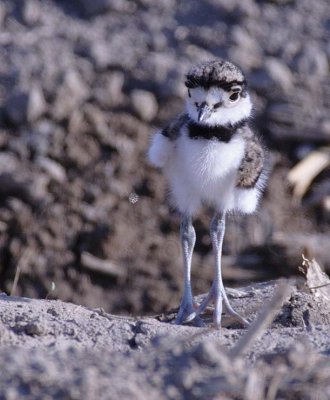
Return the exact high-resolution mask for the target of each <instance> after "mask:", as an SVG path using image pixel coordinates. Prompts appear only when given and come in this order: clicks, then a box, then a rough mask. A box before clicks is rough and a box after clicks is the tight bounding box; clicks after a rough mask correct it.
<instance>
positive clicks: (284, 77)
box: [265, 57, 293, 93]
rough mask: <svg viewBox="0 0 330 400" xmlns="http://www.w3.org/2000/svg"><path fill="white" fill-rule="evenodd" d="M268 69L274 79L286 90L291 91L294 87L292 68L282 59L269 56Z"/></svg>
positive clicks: (286, 91)
mask: <svg viewBox="0 0 330 400" xmlns="http://www.w3.org/2000/svg"><path fill="white" fill-rule="evenodd" d="M265 66H266V70H267V72H268V74H269V76H270V77H271V78H272V80H273V81H274V82H275V83H276V84H277V85H278V86H279V87H280V88H281V89H282V90H283V91H284V92H285V93H290V91H291V89H292V87H293V75H292V72H291V70H290V68H289V67H288V66H287V65H285V64H284V63H283V62H281V61H280V60H278V59H276V58H273V57H268V58H267V60H266V63H265Z"/></svg>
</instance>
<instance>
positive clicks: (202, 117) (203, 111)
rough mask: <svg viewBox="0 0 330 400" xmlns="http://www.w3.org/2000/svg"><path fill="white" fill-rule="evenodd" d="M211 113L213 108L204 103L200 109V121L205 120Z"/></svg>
mask: <svg viewBox="0 0 330 400" xmlns="http://www.w3.org/2000/svg"><path fill="white" fill-rule="evenodd" d="M210 115H211V109H210V108H209V106H208V105H207V104H202V105H201V106H200V107H199V109H198V122H202V121H205V120H206V119H207V118H209V116H210Z"/></svg>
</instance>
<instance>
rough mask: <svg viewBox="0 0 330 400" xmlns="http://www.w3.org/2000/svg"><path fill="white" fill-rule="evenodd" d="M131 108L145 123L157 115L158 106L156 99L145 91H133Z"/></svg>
mask: <svg viewBox="0 0 330 400" xmlns="http://www.w3.org/2000/svg"><path fill="white" fill-rule="evenodd" d="M131 98H132V106H133V109H134V111H135V112H136V113H137V115H138V116H139V117H140V118H141V119H142V120H143V121H146V122H150V121H151V120H152V119H153V118H155V116H156V115H157V111H158V104H157V100H156V97H155V96H154V95H153V94H152V93H151V92H147V91H146V90H138V89H136V90H133V92H132V95H131Z"/></svg>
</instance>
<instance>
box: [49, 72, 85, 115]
mask: <svg viewBox="0 0 330 400" xmlns="http://www.w3.org/2000/svg"><path fill="white" fill-rule="evenodd" d="M88 94H89V90H88V87H87V85H86V84H85V82H84V81H83V79H82V77H81V76H80V74H79V73H78V71H77V70H74V69H71V70H69V71H66V72H65V74H64V77H63V82H62V84H61V85H60V88H59V90H58V92H57V95H56V100H55V103H54V106H53V110H52V111H53V114H54V116H55V117H56V119H59V120H61V119H64V118H66V117H68V116H69V115H70V114H71V113H72V112H73V111H74V110H75V109H76V108H77V107H78V106H79V105H80V104H82V102H83V101H84V100H85V99H86V98H87V96H88Z"/></svg>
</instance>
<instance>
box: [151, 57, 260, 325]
mask: <svg viewBox="0 0 330 400" xmlns="http://www.w3.org/2000/svg"><path fill="white" fill-rule="evenodd" d="M185 85H186V87H187V89H188V90H187V110H186V112H185V113H183V114H182V115H180V116H179V117H178V118H177V119H175V120H173V121H172V122H170V123H169V124H168V126H166V127H165V128H164V129H163V130H162V131H161V132H158V133H156V134H155V135H154V137H153V140H152V143H151V146H150V149H149V160H150V161H151V163H152V164H153V165H154V166H156V167H159V168H161V169H162V170H163V173H164V175H165V176H166V177H167V179H168V181H169V186H170V192H171V198H172V202H173V205H174V206H175V207H176V208H177V209H178V211H179V212H180V213H181V215H182V222H181V228H180V237H181V244H182V250H183V264H184V290H183V296H182V300H181V304H180V309H179V312H178V315H177V318H176V323H177V324H182V323H184V322H188V321H192V320H193V319H194V320H195V321H194V322H195V323H196V324H202V321H201V319H200V317H199V315H200V314H201V313H202V312H203V311H204V310H205V308H206V307H207V306H208V304H209V303H210V302H214V315H213V320H214V323H215V325H216V327H217V328H220V324H221V314H222V303H223V304H224V306H225V309H226V311H227V313H229V314H230V315H232V316H233V317H235V318H236V319H237V320H238V321H240V322H241V323H242V324H244V325H248V322H247V321H246V320H245V319H244V318H242V317H241V316H240V315H239V314H237V313H236V312H235V311H234V310H233V308H232V307H231V305H230V303H229V300H228V297H227V295H226V292H225V288H224V285H223V282H222V275H221V253H222V243H223V238H224V233H225V217H226V214H227V213H233V212H238V213H244V214H250V213H252V212H254V211H255V209H256V207H257V204H258V200H259V198H260V195H261V192H262V189H263V187H264V184H265V168H264V158H265V156H264V149H263V146H262V144H261V143H260V140H259V139H258V137H257V136H256V135H255V134H254V133H253V132H252V130H251V129H250V128H249V125H248V121H249V118H250V116H251V110H252V103H251V99H250V96H249V93H248V91H247V85H246V81H245V78H244V75H243V73H242V72H241V70H240V69H239V68H237V67H236V66H235V65H233V64H231V63H230V62H228V61H224V60H221V59H220V60H214V61H208V62H204V63H202V64H199V65H197V66H195V67H193V68H192V69H191V70H190V71H189V73H188V74H187V75H186V81H185ZM203 204H205V205H208V206H211V207H212V208H213V209H214V210H215V214H214V217H213V219H212V221H211V225H210V236H211V241H212V247H213V252H214V264H215V270H214V280H213V284H212V287H211V289H210V291H209V293H208V295H207V296H206V298H205V299H204V301H203V302H202V303H201V304H200V306H199V307H198V306H197V305H195V304H194V302H193V295H192V289H191V280H190V277H191V259H192V253H193V248H194V245H195V241H196V234H195V230H194V227H193V225H192V217H193V215H194V214H195V213H196V212H197V210H198V209H199V208H200V207H201V206H202V205H203Z"/></svg>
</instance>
